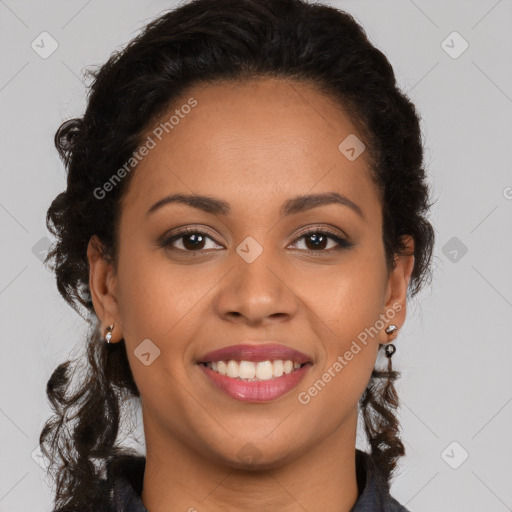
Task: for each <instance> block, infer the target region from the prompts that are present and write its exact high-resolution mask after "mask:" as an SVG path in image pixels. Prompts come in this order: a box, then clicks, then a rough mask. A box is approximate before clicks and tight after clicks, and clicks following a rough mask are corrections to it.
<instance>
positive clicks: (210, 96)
mask: <svg viewBox="0 0 512 512" xmlns="http://www.w3.org/2000/svg"><path fill="white" fill-rule="evenodd" d="M194 104H195V106H193V107H192V108H189V107H187V108H185V107H184V106H186V105H194ZM171 118H172V119H171ZM165 123H167V124H165ZM153 124H154V126H153V125H152V126H150V127H149V128H148V130H147V133H146V134H145V136H144V137H143V140H145V139H146V137H147V136H150V137H152V138H153V140H154V141H155V146H154V147H153V149H151V150H150V151H149V152H148V154H147V155H146V156H145V157H144V158H143V159H142V161H141V162H140V163H139V164H138V166H137V168H136V170H135V176H133V180H132V183H131V185H130V187H129V190H128V192H127V194H126V198H127V199H129V204H130V206H131V207H134V208H144V207H145V208H146V209H147V208H149V206H150V205H152V204H153V203H154V202H155V201H157V200H158V199H160V198H161V197H162V196H164V195H166V194H170V193H174V192H183V193H192V192H193V193H200V194H205V195H210V196H216V197H219V198H222V197H227V196H229V202H230V203H231V204H232V205H233V208H232V209H233V211H237V210H238V209H244V210H247V209H248V208H249V207H252V208H254V211H261V208H262V207H263V206H264V204H269V205H270V204H273V201H274V200H275V201H276V205H277V202H278V203H279V205H278V206H279V207H280V206H281V203H282V199H283V197H284V196H292V195H293V196H295V195H298V194H308V193H319V192H331V191H338V192H340V193H342V194H344V195H346V196H348V197H349V198H351V199H353V200H354V201H355V202H358V201H359V202H362V203H365V202H368V205H367V207H371V202H373V203H375V200H376V199H377V195H376V189H375V187H374V185H373V183H372V182H371V179H370V173H369V167H368V163H367V158H366V156H367V155H366V154H365V153H366V151H363V153H362V154H361V155H360V156H359V157H358V158H356V159H355V160H350V159H348V158H347V156H346V155H345V154H344V153H343V152H342V151H340V148H339V146H340V143H342V142H343V141H345V140H349V141H351V140H352V139H351V137H357V139H359V140H361V139H362V136H361V134H359V133H358V132H357V130H356V127H355V126H354V124H353V123H352V121H351V119H350V117H349V116H348V114H347V113H346V112H345V110H344V109H343V108H342V106H341V105H340V104H338V102H335V101H334V100H333V99H331V98H330V97H327V96H325V95H323V94H321V93H320V92H319V91H318V90H317V89H316V88H315V87H314V86H313V85H310V84H306V83H302V82H291V81H286V80H282V79H259V80H253V81H250V82H243V83H242V82H225V83H218V84H200V85H197V86H194V87H192V88H190V89H189V90H188V91H187V92H186V93H185V94H183V95H182V96H181V97H180V98H179V99H178V100H176V101H175V102H174V104H173V106H172V108H170V109H169V110H167V111H166V112H165V113H164V114H162V116H161V117H160V119H159V120H158V121H156V122H154V123H153ZM158 127H160V130H159V132H157V131H155V130H158ZM165 127H166V129H165ZM155 133H161V135H160V139H161V140H159V138H157V137H155ZM347 138H348V139H347ZM262 199H265V201H264V202H263V203H262Z"/></svg>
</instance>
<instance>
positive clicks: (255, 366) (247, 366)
mask: <svg viewBox="0 0 512 512" xmlns="http://www.w3.org/2000/svg"><path fill="white" fill-rule="evenodd" d="M206 366H208V368H211V369H212V370H213V371H214V372H217V373H220V374H221V375H227V376H228V377H231V378H232V379H238V380H246V381H256V380H269V379H272V378H277V377H281V376H282V375H283V374H288V373H291V372H292V371H294V370H298V369H299V368H300V367H301V364H300V363H298V362H297V361H295V362H294V361H291V360H287V361H283V360H282V359H276V360H275V361H259V362H257V363H255V362H253V361H234V360H230V361H227V363H226V362H225V361H217V362H211V363H206Z"/></svg>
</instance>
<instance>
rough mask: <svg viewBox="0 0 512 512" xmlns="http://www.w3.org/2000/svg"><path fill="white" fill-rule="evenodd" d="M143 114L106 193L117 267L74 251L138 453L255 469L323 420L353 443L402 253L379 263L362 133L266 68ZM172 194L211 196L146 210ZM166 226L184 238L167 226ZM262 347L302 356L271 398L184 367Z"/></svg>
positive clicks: (389, 316)
mask: <svg viewBox="0 0 512 512" xmlns="http://www.w3.org/2000/svg"><path fill="white" fill-rule="evenodd" d="M194 100H195V101H196V102H197V103H195V102H194ZM184 105H189V106H190V108H187V107H183V106H184ZM176 110H177V111H178V112H176ZM172 115H175V117H174V118H173V120H172V121H171V122H169V119H170V117H171V116H172ZM177 119H178V121H177ZM159 122H160V121H159ZM159 122H157V123H155V126H154V127H152V128H151V129H150V130H149V131H148V133H147V135H151V137H152V138H153V139H154V142H155V144H156V145H155V146H154V147H152V149H150V150H148V152H147V155H146V156H145V157H143V159H142V161H141V162H140V164H139V165H138V167H137V169H136V170H135V171H133V172H134V176H132V178H133V180H132V181H131V183H130V186H129V188H128V190H127V192H126V195H125V196H124V198H123V201H122V214H121V218H120V224H119V258H118V262H117V272H116V273H114V272H113V269H112V268H111V267H110V266H108V265H107V264H106V262H104V261H103V260H101V259H98V258H95V257H94V251H93V249H92V248H91V246H90V248H89V258H90V262H91V268H92V269H93V270H92V272H91V289H92V290H93V298H94V304H95V309H96V312H97V313H98V315H99V316H100V318H101V319H102V320H103V325H104V326H105V325H107V324H110V323H112V322H113V321H115V328H114V334H113V337H112V342H116V341H119V340H120V339H121V338H124V340H125V342H126V347H127V354H128V359H129V362H130V366H131V369H132V372H133V376H134V379H135V382H136V384H137V387H138V389H139V391H140V394H141V398H142V404H143V414H144V428H145V436H146V446H147V450H148V455H149V454H150V453H153V456H154V457H158V456H160V455H161V456H162V457H164V456H165V454H169V453H170V452H169V450H171V449H172V450H175V451H174V453H177V451H176V450H177V449H178V448H177V447H180V449H182V450H183V449H184V448H185V450H186V451H188V452H190V453H196V454H200V457H202V458H203V459H204V460H211V461H223V462H224V463H225V464H228V465H231V466H239V467H243V466H244V464H246V463H247V461H249V459H250V460H252V462H253V463H257V464H259V465H261V467H272V466H273V465H275V464H278V463H282V462H283V461H288V460H292V459H295V458H298V457H299V456H301V455H303V454H304V453H307V452H308V451H309V450H311V449H312V448H314V447H315V446H318V445H320V443H322V442H323V441H324V440H326V439H327V438H330V436H332V435H333V434H334V435H335V437H337V438H338V439H341V438H343V440H344V442H347V443H348V445H350V444H351V445H352V446H354V444H355V428H356V421H357V404H358V401H359V398H360V397H361V394H362V393H363V391H364V390H365V388H366V385H367V383H368V380H369V378H370V374H371V372H372V369H373V368H374V365H375V360H376V356H377V351H378V347H379V343H386V342H387V341H389V337H388V335H387V334H386V333H385V332H384V329H385V327H386V326H388V325H389V324H391V323H394V324H396V325H398V326H401V325H402V324H403V321H404V318H405V316H404V315H405V294H406V289H407V285H408V281H409V277H410V272H411V270H412V264H413V258H412V257H408V258H406V257H402V258H401V259H399V260H398V263H397V266H396V267H395V268H394V270H392V271H391V272H390V273H388V271H387V268H386V264H385V253H384V246H383V240H382V213H381V209H382V205H381V202H380V199H379V194H378V191H377V189H376V187H375V185H374V184H373V183H372V181H371V179H370V174H369V168H368V162H367V159H366V157H367V151H363V152H362V153H361V154H360V155H359V156H358V153H359V152H360V151H361V149H362V147H361V146H359V145H357V144H358V143H357V139H355V138H354V137H355V136H356V137H358V138H359V139H362V136H361V135H360V134H358V132H357V131H356V128H355V126H354V125H353V124H352V123H351V121H350V119H349V118H348V117H347V115H346V114H345V113H344V111H343V110H341V109H340V108H339V106H338V105H337V104H335V103H334V102H333V101H332V100H330V99H328V98H326V97H325V96H323V95H321V94H320V93H318V92H317V91H316V90H315V89H314V88H313V87H312V86H309V85H306V84H304V83H292V82H287V81H284V80H277V79H265V80H259V81H252V82H249V83H244V84H235V83H226V84H223V85H219V84H217V85H208V86H205V85H200V86H195V87H194V88H193V89H191V90H190V91H189V92H188V93H187V94H186V95H184V96H183V97H182V98H181V99H180V101H178V102H177V103H176V105H175V106H174V107H173V110H172V111H171V112H169V113H167V114H166V115H165V116H163V117H162V119H161V122H162V123H165V122H168V124H167V128H166V129H163V130H162V127H160V130H158V126H159ZM167 132H168V133H167ZM155 134H159V137H156V136H155ZM162 135H163V136H162ZM347 137H349V139H347ZM160 139H161V140H160ZM346 139H347V140H346ZM345 140H346V142H345V143H344V144H343V145H342V146H341V150H340V148H339V146H340V143H342V142H343V141H345ZM354 141H355V142H354ZM150 145H151V146H153V144H150ZM350 148H354V150H353V151H352V150H351V149H350ZM176 194H179V195H182V196H189V195H199V196H207V197H208V198H210V199H209V200H208V201H207V200H204V201H202V202H198V204H197V205H196V207H194V206H192V205H190V204H185V202H178V201H174V202H172V201H169V202H167V203H160V206H159V207H154V208H152V207H153V206H154V205H155V204H157V203H158V202H160V201H162V200H163V199H164V198H166V197H168V196H171V195H176ZM309 196H312V197H313V198H311V199H307V200H304V198H305V197H309ZM316 196H318V197H316ZM314 197H316V199H314ZM322 197H324V199H322ZM328 197H331V198H336V197H337V198H338V199H340V198H341V201H340V200H330V201H328V200H326V198H328ZM298 198H302V199H301V200H298ZM210 201H215V204H217V203H219V204H218V207H217V206H215V207H213V206H212V204H210ZM183 228H190V229H191V231H192V234H190V233H189V234H186V233H181V234H182V237H181V238H180V237H177V238H175V239H174V241H172V240H169V239H170V238H171V237H172V236H174V235H178V234H179V233H178V232H179V231H180V230H182V229H183ZM311 231H312V232H315V231H318V232H320V234H317V235H315V234H314V233H313V234H311V233H310V234H309V235H308V234H305V232H311ZM194 233H195V234H194ZM336 237H337V238H339V239H341V242H338V241H337V238H336ZM166 241H167V243H166ZM365 329H366V331H365ZM365 333H366V335H365ZM363 340H364V341H363ZM268 343H276V344H281V345H283V346H284V347H287V348H291V349H294V350H297V351H299V352H301V353H302V354H305V355H306V356H307V359H309V360H310V362H311V364H309V365H308V366H307V367H304V368H302V370H301V375H302V376H301V378H300V379H299V380H298V382H296V383H295V384H296V385H295V387H292V388H291V389H286V390H285V392H284V394H281V395H280V396H275V395H270V394H268V393H267V392H266V391H265V390H262V388H263V387H265V389H268V388H273V387H275V383H273V381H272V380H264V381H263V383H258V382H256V383H252V384H250V383H249V385H248V387H250V386H252V388H251V389H250V390H248V389H246V390H245V391H243V392H240V389H239V388H235V387H233V386H231V385H229V384H228V389H230V390H231V391H230V393H231V394H230V393H227V392H225V391H223V390H221V389H220V388H219V387H217V386H215V385H214V384H213V381H212V380H211V378H210V377H208V376H207V372H208V370H206V369H205V368H204V367H203V368H202V367H201V364H200V361H202V360H204V358H203V356H204V355H205V354H207V353H208V352H211V351H213V350H217V349H221V348H224V347H228V346H232V345H240V344H249V345H253V346H256V347H261V346H262V345H265V344H268ZM350 354H352V357H350ZM247 357H248V356H247ZM278 358H279V357H277V356H276V357H274V356H272V357H271V358H270V359H272V360H274V359H278ZM237 359H240V360H241V359H244V358H243V357H242V356H240V357H239V358H237ZM283 359H285V357H283ZM244 366H245V369H246V370H248V371H249V372H250V371H251V370H252V368H253V367H252V366H251V365H250V364H248V365H247V364H245V363H244ZM256 366H257V364H256V365H255V367H256ZM263 366H264V367H265V363H263ZM233 367H234V366H233V365H232V364H231V368H233ZM266 367H268V365H267V366H266ZM340 367H341V368H340ZM270 368H272V367H270ZM276 368H277V370H276V371H277V372H278V373H279V363H277V364H276ZM205 370H206V371H205ZM210 371H211V370H210ZM260 375H263V374H260ZM217 378H219V375H218V374H217ZM279 378H283V377H274V379H275V380H278V379H279ZM285 378H286V379H287V380H292V379H290V378H289V377H285ZM221 379H222V380H223V381H224V382H226V379H231V377H221ZM231 382H232V381H231ZM315 383H316V387H315ZM258 386H259V387H258ZM251 390H252V391H251ZM258 390H259V391H258ZM315 390H316V392H315ZM251 393H253V394H251ZM258 393H259V394H258ZM242 394H243V395H244V396H245V400H243V399H242V398H243V397H242V396H241V395H242ZM247 397H249V398H247ZM250 397H252V398H250Z"/></svg>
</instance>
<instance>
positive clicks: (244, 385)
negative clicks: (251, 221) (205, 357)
mask: <svg viewBox="0 0 512 512" xmlns="http://www.w3.org/2000/svg"><path fill="white" fill-rule="evenodd" d="M311 366H312V363H306V364H304V365H303V366H301V367H300V368H299V369H298V370H295V371H292V372H290V373H287V374H283V375H282V376H281V377H275V378H273V379H269V380H261V381H252V382H245V381H242V380H238V379H232V378H231V377H227V376H225V375H221V374H220V373H218V372H214V371H213V370H212V369H211V368H208V366H206V365H204V364H199V367H200V368H201V370H202V371H203V372H204V373H205V374H206V376H207V377H208V378H209V379H210V381H211V382H212V383H213V385H214V386H215V387H217V388H218V389H220V390H221V391H224V393H226V394H227V395H229V396H230V397H231V398H234V399H235V400H240V401H241V402H270V401H272V400H276V399H278V398H280V397H281V396H283V395H284V394H285V393H288V391H290V390H292V389H293V388H294V387H296V386H297V385H298V384H299V382H300V380H301V379H302V378H303V377H304V375H306V372H307V371H308V370H309V368H310V367H311Z"/></svg>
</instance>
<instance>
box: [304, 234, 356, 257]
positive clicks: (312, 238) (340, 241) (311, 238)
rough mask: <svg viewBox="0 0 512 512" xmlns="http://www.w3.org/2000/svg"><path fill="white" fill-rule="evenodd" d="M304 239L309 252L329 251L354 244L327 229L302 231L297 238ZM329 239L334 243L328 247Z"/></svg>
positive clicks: (346, 247)
mask: <svg viewBox="0 0 512 512" xmlns="http://www.w3.org/2000/svg"><path fill="white" fill-rule="evenodd" d="M302 239H304V240H305V246H306V250H308V251H310V252H331V250H334V251H336V250H340V249H348V248H350V247H352V246H353V245H354V244H353V243H351V242H349V241H348V240H346V239H345V238H342V237H340V236H338V235H335V234H334V233H331V232H329V231H320V230H313V231H308V232H306V233H303V234H302V235H301V236H300V237H299V238H298V239H297V240H302ZM329 241H331V242H333V243H334V244H333V245H331V246H330V247H328V244H329Z"/></svg>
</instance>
